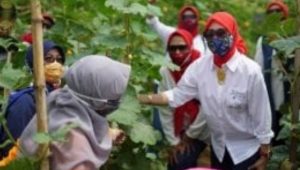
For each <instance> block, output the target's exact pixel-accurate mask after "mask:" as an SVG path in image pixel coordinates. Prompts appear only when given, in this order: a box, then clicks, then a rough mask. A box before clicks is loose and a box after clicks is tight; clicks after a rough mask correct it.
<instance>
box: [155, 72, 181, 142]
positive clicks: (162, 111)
mask: <svg viewBox="0 0 300 170" xmlns="http://www.w3.org/2000/svg"><path fill="white" fill-rule="evenodd" d="M167 71H168V70H167V69H166V68H162V69H161V70H160V74H161V76H162V80H161V82H160V84H159V91H166V90H169V89H170V88H171V87H172V86H174V85H175V83H173V84H171V82H172V81H168V79H170V78H171V76H170V75H168V73H167ZM159 118H160V121H161V125H162V127H163V131H164V135H165V137H166V139H167V141H168V142H169V143H170V145H177V144H178V143H179V142H180V138H179V137H176V136H175V132H174V131H175V129H174V116H173V109H171V108H169V107H159Z"/></svg>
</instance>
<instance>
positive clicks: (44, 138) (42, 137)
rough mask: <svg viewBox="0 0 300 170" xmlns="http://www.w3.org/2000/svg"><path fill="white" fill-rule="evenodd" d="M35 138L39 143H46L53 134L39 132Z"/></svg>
mask: <svg viewBox="0 0 300 170" xmlns="http://www.w3.org/2000/svg"><path fill="white" fill-rule="evenodd" d="M33 140H34V141H35V142H37V143H39V144H45V143H49V142H50V141H51V136H50V135H49V134H48V133H37V134H35V135H34V136H33Z"/></svg>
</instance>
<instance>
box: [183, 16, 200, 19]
mask: <svg viewBox="0 0 300 170" xmlns="http://www.w3.org/2000/svg"><path fill="white" fill-rule="evenodd" d="M196 18H197V16H196V15H182V19H183V20H186V19H196Z"/></svg>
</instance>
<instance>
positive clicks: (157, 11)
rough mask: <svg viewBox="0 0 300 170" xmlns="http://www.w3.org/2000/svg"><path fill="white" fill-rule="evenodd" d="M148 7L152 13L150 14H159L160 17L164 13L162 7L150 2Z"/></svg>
mask: <svg viewBox="0 0 300 170" xmlns="http://www.w3.org/2000/svg"><path fill="white" fill-rule="evenodd" d="M147 8H148V14H150V15H154V16H158V17H159V16H162V15H163V14H162V12H161V10H160V8H159V7H157V6H154V5H151V4H148V5H147Z"/></svg>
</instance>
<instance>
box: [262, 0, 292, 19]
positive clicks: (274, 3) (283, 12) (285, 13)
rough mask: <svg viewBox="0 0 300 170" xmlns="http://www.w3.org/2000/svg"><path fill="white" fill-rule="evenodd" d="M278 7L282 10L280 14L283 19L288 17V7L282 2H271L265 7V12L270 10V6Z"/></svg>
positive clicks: (277, 0) (274, 0) (276, 0)
mask: <svg viewBox="0 0 300 170" xmlns="http://www.w3.org/2000/svg"><path fill="white" fill-rule="evenodd" d="M274 5H278V6H279V7H280V9H281V10H282V14H283V17H284V18H287V17H288V16H289V7H288V6H287V5H286V4H285V3H284V2H283V1H282V0H273V1H271V2H270V3H269V4H268V5H267V10H268V9H270V8H271V7H272V6H274Z"/></svg>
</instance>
